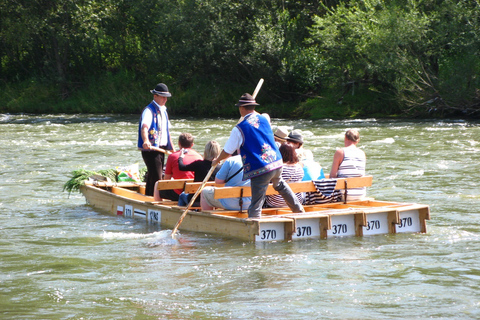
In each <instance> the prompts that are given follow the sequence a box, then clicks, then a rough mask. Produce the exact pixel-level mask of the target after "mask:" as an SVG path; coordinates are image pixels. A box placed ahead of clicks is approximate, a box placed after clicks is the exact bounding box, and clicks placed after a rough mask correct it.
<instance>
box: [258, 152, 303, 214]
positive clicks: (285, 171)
mask: <svg viewBox="0 0 480 320" xmlns="http://www.w3.org/2000/svg"><path fill="white" fill-rule="evenodd" d="M280 153H281V154H282V159H283V167H282V178H283V180H285V182H287V183H291V182H298V181H302V178H303V168H302V166H301V165H300V162H299V161H298V156H297V154H296V152H295V149H294V147H293V146H292V145H291V144H288V143H284V144H282V145H281V146H280ZM295 195H296V197H297V199H298V201H300V203H302V204H303V203H304V202H305V192H299V193H295ZM265 202H266V205H267V206H268V207H271V208H281V207H286V206H287V204H286V203H285V201H284V200H283V197H282V196H281V195H279V194H277V195H270V196H266V201H265Z"/></svg>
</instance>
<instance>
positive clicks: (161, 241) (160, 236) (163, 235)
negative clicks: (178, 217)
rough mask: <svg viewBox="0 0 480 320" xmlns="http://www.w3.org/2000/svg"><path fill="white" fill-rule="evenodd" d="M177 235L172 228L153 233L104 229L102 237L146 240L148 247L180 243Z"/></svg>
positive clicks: (107, 238)
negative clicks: (108, 230) (174, 235)
mask: <svg viewBox="0 0 480 320" xmlns="http://www.w3.org/2000/svg"><path fill="white" fill-rule="evenodd" d="M177 237H178V235H177ZM177 237H175V238H172V230H161V231H156V232H153V233H124V232H107V231H104V232H103V235H102V238H103V239H105V240H132V239H140V240H145V244H146V245H147V246H148V247H157V246H166V245H176V244H179V241H178V240H177Z"/></svg>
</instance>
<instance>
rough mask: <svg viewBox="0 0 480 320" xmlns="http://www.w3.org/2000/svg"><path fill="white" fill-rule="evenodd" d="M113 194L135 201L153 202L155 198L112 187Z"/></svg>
mask: <svg viewBox="0 0 480 320" xmlns="http://www.w3.org/2000/svg"><path fill="white" fill-rule="evenodd" d="M112 193H113V194H116V195H119V196H123V197H127V198H129V199H133V200H140V201H148V202H151V201H153V197H150V196H146V195H143V194H140V193H138V192H135V191H132V190H128V189H125V188H119V187H112Z"/></svg>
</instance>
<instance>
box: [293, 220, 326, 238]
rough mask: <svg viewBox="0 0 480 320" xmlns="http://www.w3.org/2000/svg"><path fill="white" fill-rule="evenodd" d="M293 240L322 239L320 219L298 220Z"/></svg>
mask: <svg viewBox="0 0 480 320" xmlns="http://www.w3.org/2000/svg"><path fill="white" fill-rule="evenodd" d="M295 224H296V229H295V233H294V234H293V235H292V239H302V238H303V239H305V238H320V219H297V220H296V223H295Z"/></svg>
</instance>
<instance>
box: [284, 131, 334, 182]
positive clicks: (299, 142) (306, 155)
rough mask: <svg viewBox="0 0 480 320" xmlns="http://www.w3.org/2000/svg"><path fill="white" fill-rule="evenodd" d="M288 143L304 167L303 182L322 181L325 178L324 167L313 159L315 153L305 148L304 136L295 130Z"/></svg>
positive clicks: (288, 138)
mask: <svg viewBox="0 0 480 320" xmlns="http://www.w3.org/2000/svg"><path fill="white" fill-rule="evenodd" d="M287 142H288V143H289V144H291V145H293V147H294V148H295V152H296V153H297V155H298V159H299V161H300V164H301V165H302V167H303V181H310V180H321V179H323V178H325V175H324V173H323V169H322V166H321V165H320V163H318V162H316V161H315V160H314V159H313V153H312V151H310V150H307V149H305V148H304V147H303V136H302V134H301V133H300V132H298V131H296V130H293V131H292V132H290V134H289V135H288V137H287Z"/></svg>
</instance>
